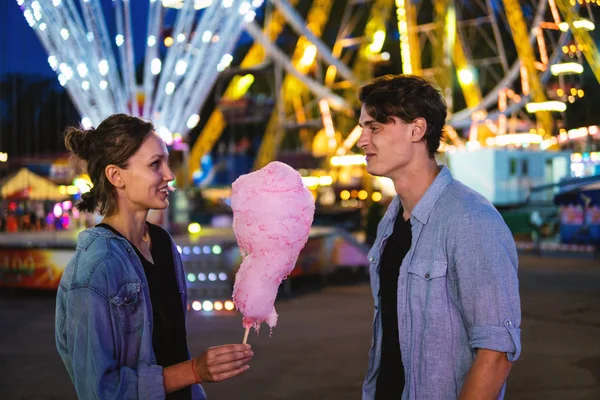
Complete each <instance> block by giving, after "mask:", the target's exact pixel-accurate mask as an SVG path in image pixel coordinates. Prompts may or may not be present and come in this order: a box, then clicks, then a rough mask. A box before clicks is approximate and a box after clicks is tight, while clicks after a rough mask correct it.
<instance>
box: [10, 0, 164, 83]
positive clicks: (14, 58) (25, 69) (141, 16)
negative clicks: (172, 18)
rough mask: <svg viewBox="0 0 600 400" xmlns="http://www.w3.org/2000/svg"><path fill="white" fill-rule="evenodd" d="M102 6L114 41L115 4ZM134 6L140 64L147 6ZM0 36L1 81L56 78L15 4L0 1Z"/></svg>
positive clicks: (107, 1)
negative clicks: (8, 77)
mask: <svg viewBox="0 0 600 400" xmlns="http://www.w3.org/2000/svg"><path fill="white" fill-rule="evenodd" d="M102 3H103V5H104V7H105V10H104V12H105V14H106V15H108V16H109V17H106V18H105V20H106V22H107V25H108V29H109V32H111V36H113V37H114V36H115V34H114V32H115V27H114V17H113V14H112V10H111V8H112V1H111V0H102ZM134 4H135V7H132V18H133V29H134V31H133V34H134V44H136V48H135V53H136V54H135V55H136V60H137V61H138V62H139V61H141V60H142V59H143V52H144V48H145V37H146V20H147V14H148V2H147V1H136V2H135V3H134ZM173 15H174V13H173ZM167 20H168V19H167ZM0 35H1V38H0V79H1V78H2V77H4V76H6V75H7V74H13V73H19V74H27V75H39V76H43V77H54V76H56V74H55V72H54V71H52V69H51V68H50V66H49V65H48V61H47V60H48V55H47V54H46V51H45V50H44V48H43V47H42V44H41V43H40V41H39V39H38V37H37V35H36V34H35V32H34V31H33V29H31V28H30V27H29V25H27V21H25V17H23V13H22V12H21V10H20V8H19V6H18V5H17V2H16V1H15V0H0ZM24 49H26V51H25V50H24Z"/></svg>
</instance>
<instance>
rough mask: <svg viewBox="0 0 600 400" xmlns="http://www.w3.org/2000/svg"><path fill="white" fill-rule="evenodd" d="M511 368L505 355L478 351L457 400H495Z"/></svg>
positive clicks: (492, 351) (485, 350)
mask: <svg viewBox="0 0 600 400" xmlns="http://www.w3.org/2000/svg"><path fill="white" fill-rule="evenodd" d="M511 367H512V363H511V362H510V361H508V359H507V358H506V353H501V352H499V351H494V350H488V349H478V350H477V355H476V356H475V361H474V362H473V365H471V369H469V373H468V374H467V379H465V384H464V385H463V387H462V390H461V391H460V396H459V400H471V399H473V400H475V399H477V400H488V399H489V400H497V399H498V395H499V394H500V390H502V386H503V385H504V382H506V378H508V373H509V372H510V369H511Z"/></svg>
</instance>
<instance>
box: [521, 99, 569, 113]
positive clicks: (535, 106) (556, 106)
mask: <svg viewBox="0 0 600 400" xmlns="http://www.w3.org/2000/svg"><path fill="white" fill-rule="evenodd" d="M525 109H526V110H527V112H528V113H530V114H534V113H536V112H541V111H555V112H563V111H565V110H566V109H567V105H566V104H565V103H563V102H562V101H544V102H541V103H527V104H526V105H525Z"/></svg>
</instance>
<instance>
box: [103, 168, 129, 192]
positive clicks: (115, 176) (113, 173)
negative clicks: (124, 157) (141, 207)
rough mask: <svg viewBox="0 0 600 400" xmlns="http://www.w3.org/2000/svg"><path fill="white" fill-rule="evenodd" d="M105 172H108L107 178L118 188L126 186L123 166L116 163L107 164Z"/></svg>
mask: <svg viewBox="0 0 600 400" xmlns="http://www.w3.org/2000/svg"><path fill="white" fill-rule="evenodd" d="M104 173H105V174H106V178H108V181H109V182H110V183H111V184H112V185H113V186H114V187H116V188H117V189H121V188H122V187H123V186H125V181H124V179H123V174H122V171H121V168H119V167H117V166H116V165H113V164H110V165H107V166H106V168H105V169H104Z"/></svg>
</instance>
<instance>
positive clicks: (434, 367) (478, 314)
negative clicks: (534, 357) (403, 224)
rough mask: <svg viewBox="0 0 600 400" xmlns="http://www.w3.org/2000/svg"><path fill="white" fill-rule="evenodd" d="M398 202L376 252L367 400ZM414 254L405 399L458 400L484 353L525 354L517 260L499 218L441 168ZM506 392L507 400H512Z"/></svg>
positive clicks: (419, 217)
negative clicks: (384, 260) (383, 261)
mask: <svg viewBox="0 0 600 400" xmlns="http://www.w3.org/2000/svg"><path fill="white" fill-rule="evenodd" d="M399 208H400V200H399V198H398V197H396V198H395V199H394V200H393V201H392V203H391V204H390V206H389V208H388V210H387V212H386V214H385V216H384V217H383V219H382V220H381V222H380V224H379V227H378V232H377V239H376V241H375V243H374V245H373V248H372V249H371V251H370V253H369V261H370V275H371V286H372V289H373V297H374V299H375V317H374V320H373V342H372V346H371V350H370V354H369V367H368V371H367V375H366V378H365V381H364V385H363V396H362V398H363V400H372V399H374V398H375V388H376V382H377V375H378V373H379V366H380V361H381V337H382V332H381V312H380V307H379V303H380V296H379V287H380V283H379V266H380V258H381V254H382V251H383V248H384V246H385V242H386V240H387V238H388V237H389V236H390V235H391V233H392V231H393V228H394V221H395V220H396V217H397V215H398V211H399ZM410 221H411V224H412V245H411V248H410V250H409V252H408V253H407V255H406V256H405V257H404V260H403V262H402V265H401V267H400V276H399V278H398V331H399V336H400V337H399V341H400V349H401V353H402V363H403V365H404V369H405V382H406V384H405V387H404V392H403V393H402V399H403V400H409V399H411V400H413V399H415V400H417V399H418V400H421V399H427V400H438V399H456V398H457V397H458V396H459V394H460V391H461V388H462V386H463V383H464V381H465V378H466V375H467V372H468V371H469V368H470V367H471V365H472V363H473V360H474V358H475V355H476V349H480V348H482V349H490V350H496V351H500V352H505V353H506V354H507V357H508V360H509V361H516V360H517V359H518V358H519V355H520V353H521V341H520V329H519V327H520V325H521V306H520V299H519V282H518V277H517V265H518V258H517V251H516V248H515V244H514V240H513V237H512V234H511V232H510V230H509V229H508V227H507V226H506V224H505V223H504V220H503V219H502V217H501V216H500V214H499V213H498V211H497V210H496V209H495V208H494V207H493V206H492V205H491V204H490V203H489V202H488V201H487V200H486V199H485V198H484V197H483V196H481V195H480V194H478V193H476V192H475V191H473V190H471V189H469V188H467V187H466V186H465V185H463V184H462V183H460V182H458V181H456V180H454V179H453V178H452V175H451V173H450V171H449V170H448V169H447V168H446V167H443V168H442V169H441V171H440V172H439V174H438V176H437V177H436V179H435V180H434V182H433V183H432V185H431V186H430V187H429V188H428V190H427V191H426V192H425V194H424V195H423V197H422V198H421V200H420V201H419V203H418V204H417V205H416V206H415V208H414V209H413V211H412V215H411V217H410ZM505 389H506V385H504V386H503V388H502V391H501V393H500V397H499V398H503V397H504V392H505Z"/></svg>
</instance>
